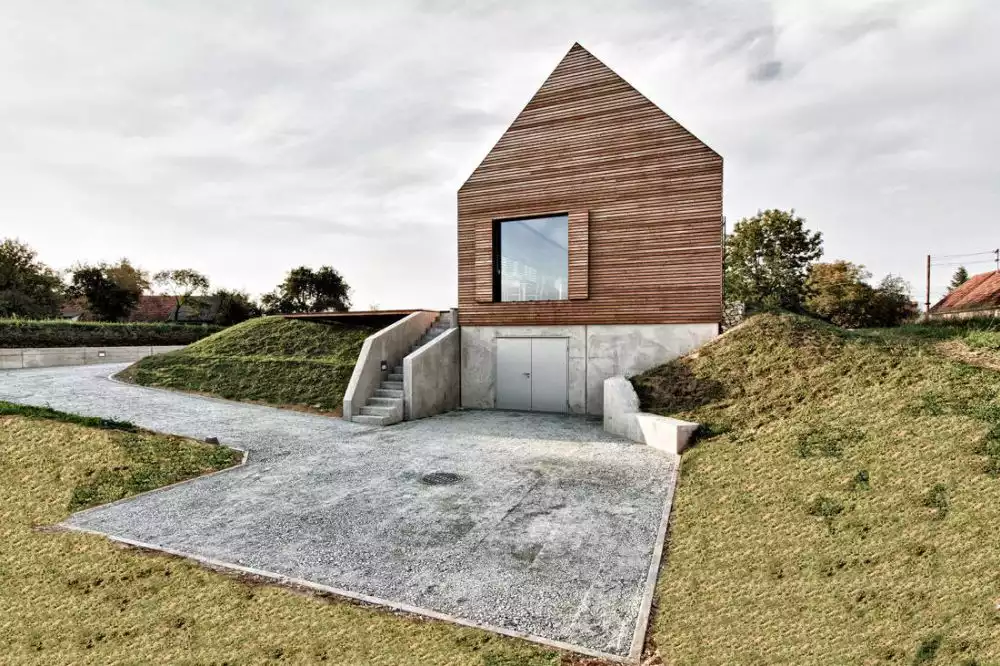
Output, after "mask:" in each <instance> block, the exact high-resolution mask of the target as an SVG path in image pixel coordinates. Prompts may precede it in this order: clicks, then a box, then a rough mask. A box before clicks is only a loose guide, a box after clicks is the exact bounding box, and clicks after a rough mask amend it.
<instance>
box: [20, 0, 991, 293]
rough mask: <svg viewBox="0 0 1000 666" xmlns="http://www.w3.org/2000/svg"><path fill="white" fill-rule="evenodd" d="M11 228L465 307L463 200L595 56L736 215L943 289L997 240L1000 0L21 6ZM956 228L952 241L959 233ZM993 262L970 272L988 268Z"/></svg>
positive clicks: (72, 252) (247, 276)
mask: <svg viewBox="0 0 1000 666" xmlns="http://www.w3.org/2000/svg"><path fill="white" fill-rule="evenodd" d="M5 19H6V20H5V21H4V22H2V23H0V59H2V61H3V62H4V63H5V65H4V67H3V68H0V90H2V91H3V94H2V95H0V182H2V183H4V196H3V197H0V220H2V221H3V228H2V230H0V235H19V236H21V237H22V238H23V239H25V240H27V241H28V242H30V243H32V244H33V245H35V246H36V248H37V249H38V250H39V251H40V253H41V254H42V256H43V258H45V259H46V260H47V261H49V262H50V263H52V264H54V265H58V266H64V265H69V264H70V263H72V262H73V261H74V260H76V259H87V260H99V259H114V258H117V257H119V256H121V255H128V256H130V257H131V258H132V259H133V260H135V261H137V262H139V263H140V264H143V265H145V266H146V267H148V268H150V269H154V270H155V269H160V268H166V267H173V266H181V265H183V266H194V267H197V268H199V269H201V270H203V271H205V272H207V273H208V274H210V275H211V276H212V278H213V279H214V281H215V282H217V283H219V284H225V285H227V286H231V287H238V288H247V289H249V290H250V291H253V292H258V293H259V292H263V291H267V290H269V289H270V288H271V287H272V286H273V285H274V284H276V283H277V282H278V281H279V280H280V278H281V276H282V273H283V272H284V271H285V270H287V269H288V268H290V267H292V266H294V265H298V264H302V263H312V264H317V265H318V264H320V263H328V264H333V265H335V266H337V267H338V268H339V269H340V270H341V271H342V272H343V273H344V274H345V276H346V277H347V278H348V280H349V281H350V282H351V284H352V285H353V286H354V287H355V293H356V300H357V301H358V303H359V304H365V305H367V304H368V303H371V302H378V303H380V304H381V305H382V306H383V307H392V306H400V307H414V306H427V307H447V306H449V305H453V304H454V303H455V300H456V284H455V237H454V234H455V227H454V225H455V192H456V190H457V189H458V187H459V186H460V185H461V183H462V182H464V180H465V179H466V177H467V176H468V174H469V173H470V172H471V171H472V169H473V168H474V167H475V166H476V164H478V163H479V161H480V160H481V159H482V157H483V156H484V155H485V153H486V152H487V151H488V150H489V149H490V147H491V146H492V145H493V144H494V143H495V142H496V140H497V139H498V138H499V136H500V134H501V133H502V132H503V131H504V129H506V127H507V125H508V124H509V123H510V122H511V120H512V119H513V117H514V116H515V115H516V113H517V112H518V111H519V110H520V109H521V108H522V107H523V106H524V104H525V103H526V102H527V100H528V98H529V97H530V96H531V94H532V93H533V92H534V91H535V90H536V89H537V87H538V86H539V85H540V83H541V82H542V80H544V78H545V77H546V76H547V75H548V73H549V72H550V71H551V69H552V68H553V67H554V66H555V65H556V63H557V62H558V60H559V58H561V57H562V55H563V54H564V53H565V51H566V50H567V49H568V48H569V46H570V45H571V44H572V43H573V42H574V41H580V42H581V43H583V44H584V46H586V47H588V48H590V49H591V50H593V51H594V53H595V54H596V55H597V56H598V57H600V58H601V59H602V60H604V61H605V62H607V63H608V64H609V65H610V66H611V67H612V68H614V69H616V70H617V71H618V72H619V73H621V74H622V75H623V76H624V77H625V78H626V79H628V80H629V81H631V82H632V83H633V84H634V85H636V86H637V87H638V88H639V89H640V90H641V91H642V92H644V93H645V94H646V95H647V96H649V97H650V98H651V99H652V100H653V101H655V102H657V103H658V104H659V105H660V106H662V107H663V108H664V109H665V110H666V111H668V112H669V113H671V114H672V115H674V116H675V117H676V118H677V119H678V120H679V121H681V122H682V123H684V124H685V125H686V126H688V127H689V128H690V129H692V130H693V131H694V132H695V133H696V134H698V135H699V136H700V137H702V138H703V139H704V140H706V141H707V142H708V143H709V144H710V145H712V147H713V148H715V149H716V150H718V151H719V152H720V153H721V154H722V155H723V156H724V157H725V159H726V204H725V205H726V213H727V216H728V217H729V218H730V219H735V218H738V217H740V216H743V215H748V214H752V213H753V212H754V211H756V210H757V209H758V208H766V207H773V206H779V207H792V206H794V207H796V208H797V209H798V210H799V212H800V213H802V214H803V215H805V216H806V217H807V218H808V219H809V221H810V224H812V225H814V226H815V227H817V228H819V229H822V230H823V231H824V236H825V238H826V239H827V248H828V255H830V256H836V257H843V258H848V259H852V260H856V261H859V262H862V263H864V264H866V265H867V266H869V268H871V269H872V271H873V272H874V273H875V274H876V276H880V275H881V274H883V273H887V272H893V273H902V274H903V275H904V276H906V277H907V278H908V279H910V280H911V281H912V282H915V283H917V282H919V276H920V264H921V261H922V257H923V255H924V254H926V253H927V252H941V253H948V254H952V253H955V252H962V251H976V250H979V249H982V248H981V247H980V246H981V245H984V244H986V245H988V246H989V247H993V246H995V244H996V241H995V236H991V235H990V232H991V225H990V224H989V222H988V219H989V218H988V215H986V212H988V211H990V210H995V209H996V208H997V207H998V206H1000V193H997V192H996V188H995V187H993V184H995V182H997V177H998V176H1000V171H998V169H1000V168H998V166H997V161H996V159H995V156H994V155H993V154H992V152H991V151H990V149H989V147H990V146H996V145H1000V135H998V129H997V127H996V124H995V121H994V118H995V116H996V115H997V112H998V110H1000V91H998V90H997V88H996V86H994V85H992V81H995V80H997V79H998V77H1000V46H998V45H997V44H996V40H995V39H994V38H993V35H994V34H995V33H996V30H997V29H998V28H1000V9H997V8H995V7H993V5H992V4H987V3H986V2H985V0H982V1H976V0H953V1H952V2H949V3H941V2H937V1H936V0H898V1H897V0H888V1H881V2H870V3H860V2H851V3H846V2H842V1H841V0H816V1H815V2H809V3H802V2H798V1H797V0H774V1H773V2H765V1H763V0H751V1H743V0H716V1H713V2H707V1H705V2H699V1H695V0H687V1H685V2H676V3H675V2H672V3H662V2H659V1H654V0H624V1H623V2H621V3H610V4H609V3H602V2H597V1H596V0H574V1H570V0H566V1H565V2H559V1H553V2H545V3H538V2H527V1H519V0H513V1H507V2H498V1H491V2H480V3H473V4H471V5H470V3H461V2H446V1H436V0H424V1H422V2H420V3H404V2H401V1H400V2H387V3H368V4H366V5H358V4H350V3H322V2H297V3H282V2H276V1H264V0H248V1H246V2H228V3H221V4H220V3H213V4H208V3H198V2H194V1H193V0H192V1H188V2H183V1H181V2H173V3H170V4H169V5H167V4H163V3H155V2H134V1H131V0H128V1H126V0H119V1H117V2H108V3H102V4H101V5H100V6H99V7H98V6H95V5H86V4H84V3H74V2H69V1H68V0H67V1H65V2H46V3H40V2H32V1H31V0H10V1H9V2H7V3H6V4H5ZM945 229H946V230H947V232H945V231H944V230H945ZM970 268H972V267H970Z"/></svg>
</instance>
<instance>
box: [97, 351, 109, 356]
mask: <svg viewBox="0 0 1000 666" xmlns="http://www.w3.org/2000/svg"><path fill="white" fill-rule="evenodd" d="M107 355H108V354H107V352H102V351H99V352H97V357H98V358H104V357H105V356H107Z"/></svg>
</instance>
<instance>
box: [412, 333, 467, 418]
mask: <svg viewBox="0 0 1000 666" xmlns="http://www.w3.org/2000/svg"><path fill="white" fill-rule="evenodd" d="M460 342H461V336H460V334H459V329H457V328H452V329H449V330H447V331H445V332H444V333H442V334H441V335H439V336H438V337H437V338H435V339H434V340H433V341H431V342H429V343H428V344H426V345H424V346H423V347H421V348H420V349H418V350H417V351H415V352H413V353H412V354H410V355H409V356H407V357H406V358H404V359H403V414H404V417H403V418H405V419H406V420H407V421H409V420H412V419H422V418H426V417H428V416H434V415H435V414H440V413H442V412H447V411H450V410H452V409H458V403H459V397H460V396H459V384H458V382H459V375H460V374H461V370H460V368H461V355H460V346H461V344H460Z"/></svg>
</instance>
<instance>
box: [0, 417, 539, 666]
mask: <svg viewBox="0 0 1000 666" xmlns="http://www.w3.org/2000/svg"><path fill="white" fill-rule="evenodd" d="M39 417H42V418H39ZM81 423H84V424H90V425H103V426H104V427H103V428H95V427H87V426H85V425H81ZM236 458H238V454H237V453H236V452H233V451H231V450H229V449H225V448H221V447H213V446H209V445H205V444H201V443H199V442H193V441H191V440H185V439H182V438H177V437H171V436H164V435H155V434H152V433H148V432H144V431H139V430H137V429H135V428H134V427H133V426H130V425H128V424H121V423H109V422H105V423H103V424H101V423H100V422H99V421H93V420H83V421H81V420H79V419H77V418H73V417H69V416H66V415H58V414H57V413H52V412H46V411H45V410H24V409H21V408H19V407H17V406H12V405H10V404H9V403H0V663H4V664H8V663H9V664H71V663H72V664H112V663H116V664H124V663H129V664H153V663H156V664H178V663H190V664H194V663H198V664H208V663H216V664H222V663H230V664H258V663H274V662H294V663H317V662H324V663H329V664H344V665H347V664H351V665H354V664H378V665H384V666H397V665H399V666H405V665H414V666H416V665H418V664H453V665H455V666H459V665H465V664H470V665H479V666H514V665H515V664H516V665H524V666H554V665H555V664H558V663H559V657H558V656H557V655H554V654H552V653H551V652H547V651H544V650H540V649H538V648H536V647H532V646H529V645H527V644H524V643H521V642H519V641H514V640H508V639H502V638H499V637H495V636H491V635H489V634H486V633H484V632H481V631H475V630H471V629H465V628H461V627H456V626H452V625H448V624H445V623H441V622H423V621H420V620H417V619H414V618H410V617H402V616H398V615H394V614H392V613H387V612H382V611H378V610H375V609H371V608H366V607H362V606H358V605H355V604H351V603H348V602H346V601H340V600H330V601H325V600H321V599H316V598H310V597H307V596H303V595H300V594H297V593H295V592H292V591H288V590H284V589H280V588H277V587H273V586H262V585H258V584H254V583H252V582H250V581H242V580H239V579H236V578H234V577H230V576H223V575H220V574H218V573H215V572H212V571H209V570H206V569H203V568H200V567H198V566H196V565H194V564H192V563H189V562H187V561H184V560H180V559H177V558H172V557H167V556H161V555H150V554H147V553H143V552H140V551H136V550H131V549H122V548H120V547H118V546H115V545H113V544H112V543H111V542H109V541H107V540H106V539H103V538H101V537H96V536H91V535H86V534H79V533H75V532H46V531H39V530H37V529H34V528H36V527H38V526H45V525H50V524H52V523H55V522H58V521H60V520H62V519H63V518H65V517H66V515H67V514H68V513H69V511H70V510H71V509H74V508H80V507H82V506H89V505H92V504H97V503H100V502H103V501H108V500H112V499H117V498H118V497H120V496H122V495H130V494H133V493H134V492H137V491H139V490H145V489H148V488H149V487H150V483H149V482H148V481H147V479H149V477H150V476H151V475H152V477H154V478H153V479H152V481H153V484H154V485H162V484H166V483H170V482H172V481H176V480H180V479H182V478H187V477H189V476H193V475H196V474H199V473H201V472H204V471H209V470H211V469H215V468H217V467H224V466H226V465H228V464H230V463H231V462H233V461H234V460H235V459H236ZM114 478H118V479H120V480H121V482H120V483H106V482H107V481H108V480H109V479H114ZM102 479H103V480H104V481H105V483H98V484H97V488H96V491H95V481H99V480H102ZM81 489H83V491H84V492H81ZM84 495H85V496H86V500H85V501H82V502H81V501H80V500H81V497H83V496H84Z"/></svg>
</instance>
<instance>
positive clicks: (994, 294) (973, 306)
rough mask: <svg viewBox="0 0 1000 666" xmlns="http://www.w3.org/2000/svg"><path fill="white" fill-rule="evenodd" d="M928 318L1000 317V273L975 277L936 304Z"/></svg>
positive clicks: (992, 272) (993, 272)
mask: <svg viewBox="0 0 1000 666" xmlns="http://www.w3.org/2000/svg"><path fill="white" fill-rule="evenodd" d="M928 316H929V317H930V318H931V319H966V318H969V317H1000V271H990V272H988V273H980V274H979V275H973V276H972V277H970V278H969V279H968V280H966V281H965V283H964V284H962V285H961V286H960V287H958V288H957V289H955V290H954V291H952V292H951V293H950V294H948V295H947V296H945V297H944V298H942V299H941V300H940V301H938V302H937V303H935V304H934V305H933V306H932V307H931V309H930V311H929V313H928Z"/></svg>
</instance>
